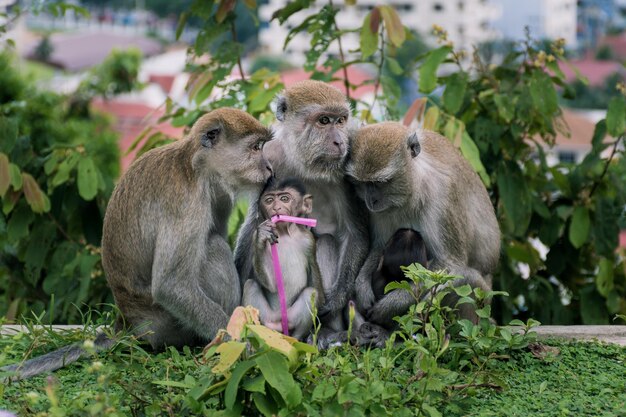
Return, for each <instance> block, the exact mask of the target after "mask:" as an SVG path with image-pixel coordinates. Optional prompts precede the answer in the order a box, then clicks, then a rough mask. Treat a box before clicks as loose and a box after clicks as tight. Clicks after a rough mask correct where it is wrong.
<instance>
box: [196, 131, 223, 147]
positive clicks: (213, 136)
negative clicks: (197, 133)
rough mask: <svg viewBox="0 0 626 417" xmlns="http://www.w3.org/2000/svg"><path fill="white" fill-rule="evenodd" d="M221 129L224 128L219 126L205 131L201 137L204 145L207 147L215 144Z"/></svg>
mask: <svg viewBox="0 0 626 417" xmlns="http://www.w3.org/2000/svg"><path fill="white" fill-rule="evenodd" d="M221 130H222V129H220V128H219V127H214V128H211V129H209V130H207V131H206V132H204V133H203V134H202V137H201V138H200V143H201V144H202V146H204V147H205V148H212V147H213V146H214V145H215V142H217V138H218V136H219V135H220V132H221Z"/></svg>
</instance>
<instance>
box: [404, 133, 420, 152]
mask: <svg viewBox="0 0 626 417" xmlns="http://www.w3.org/2000/svg"><path fill="white" fill-rule="evenodd" d="M406 144H407V146H408V148H409V150H410V151H411V158H415V157H416V156H417V155H419V153H420V151H421V150H422V147H421V146H420V142H419V139H418V137H417V132H413V133H411V134H410V135H409V137H408V138H407V140H406Z"/></svg>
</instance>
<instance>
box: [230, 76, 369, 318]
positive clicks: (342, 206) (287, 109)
mask: <svg viewBox="0 0 626 417" xmlns="http://www.w3.org/2000/svg"><path fill="white" fill-rule="evenodd" d="M349 118H350V107H349V105H348V102H347V100H346V97H345V96H344V95H343V94H342V93H341V92H340V91H339V90H337V89H336V88H335V87H332V86H330V85H328V84H326V83H323V82H320V81H313V80H308V81H302V82H299V83H297V84H294V85H292V86H290V87H287V88H286V89H285V91H284V92H283V93H282V94H280V95H279V96H278V98H277V99H276V119H277V120H278V122H277V124H276V127H275V132H274V133H275V137H276V139H275V140H274V141H272V142H270V143H268V146H267V147H266V154H267V157H268V160H269V161H270V162H271V163H272V166H273V167H274V171H275V172H276V176H278V177H279V178H286V177H297V178H299V179H301V180H302V182H303V183H304V185H305V186H306V189H307V191H308V192H309V193H311V194H312V195H314V196H315V201H316V203H315V207H314V208H313V212H312V213H311V217H313V218H315V219H317V226H316V228H315V231H316V235H317V262H318V265H319V267H320V271H321V274H322V280H323V283H324V295H325V298H326V301H325V303H324V305H322V307H321V308H320V311H319V315H320V317H321V318H322V323H323V324H324V325H325V326H328V328H332V329H335V330H340V329H342V328H345V322H344V319H343V313H344V308H345V307H346V305H347V301H348V298H349V297H350V294H352V293H353V292H354V281H355V279H356V276H357V274H358V272H359V270H360V268H361V266H362V265H363V262H364V260H365V256H366V255H367V251H368V246H369V239H368V234H367V211H366V210H365V208H364V206H363V203H362V202H360V201H359V200H358V198H356V194H355V193H354V188H353V186H352V185H351V184H350V183H349V182H348V181H346V179H345V177H344V165H345V161H346V158H347V155H348V145H349V143H348V136H349V132H350V131H351V130H350V128H349V127H350V125H351V123H350V119H349ZM256 211H257V208H256V207H255V205H254V204H252V205H251V208H250V211H249V212H248V216H247V218H246V221H245V223H244V225H243V227H242V228H241V230H240V231H239V236H238V239H237V247H236V249H235V264H236V265H237V270H238V271H239V274H240V277H241V279H242V280H244V281H245V280H246V279H250V278H253V279H254V276H255V273H254V268H253V263H252V260H251V257H250V253H252V248H253V233H254V231H255V230H257V227H258V223H257V214H256Z"/></svg>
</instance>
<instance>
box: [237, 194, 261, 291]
mask: <svg viewBox="0 0 626 417" xmlns="http://www.w3.org/2000/svg"><path fill="white" fill-rule="evenodd" d="M257 216H258V206H257V204H256V200H254V199H250V207H249V208H248V214H247V215H246V219H245V220H244V222H243V224H242V225H241V228H240V229H239V233H238V234H237V243H236V244H235V266H236V268H237V272H238V273H239V282H240V285H241V287H243V286H244V283H245V282H246V281H247V280H248V279H256V275H255V271H254V265H253V260H252V256H250V255H251V254H252V252H253V246H254V232H255V231H256V229H257V227H258V221H257Z"/></svg>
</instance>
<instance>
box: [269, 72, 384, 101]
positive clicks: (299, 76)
mask: <svg viewBox="0 0 626 417" xmlns="http://www.w3.org/2000/svg"><path fill="white" fill-rule="evenodd" d="M280 77H281V78H282V80H283V84H285V86H289V85H291V84H294V83H297V82H298V81H303V80H308V79H309V78H311V73H310V72H307V71H305V70H303V69H300V68H297V69H293V70H288V71H285V72H283V73H282V74H280ZM333 78H337V80H335V81H333V82H331V83H330V84H331V85H334V86H335V87H337V88H339V89H340V90H341V91H342V92H343V93H344V94H345V93H346V86H345V84H344V81H343V80H344V75H343V70H339V71H337V72H336V73H335V74H334V75H333ZM372 80H374V77H373V76H371V75H370V74H369V73H367V72H365V71H363V70H361V69H358V68H356V67H354V66H350V67H348V81H350V84H352V85H360V84H363V83H364V82H365V81H372ZM368 94H374V84H373V83H372V84H365V85H361V86H360V87H358V88H356V89H350V97H352V98H356V99H359V98H362V97H363V96H365V95H368Z"/></svg>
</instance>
